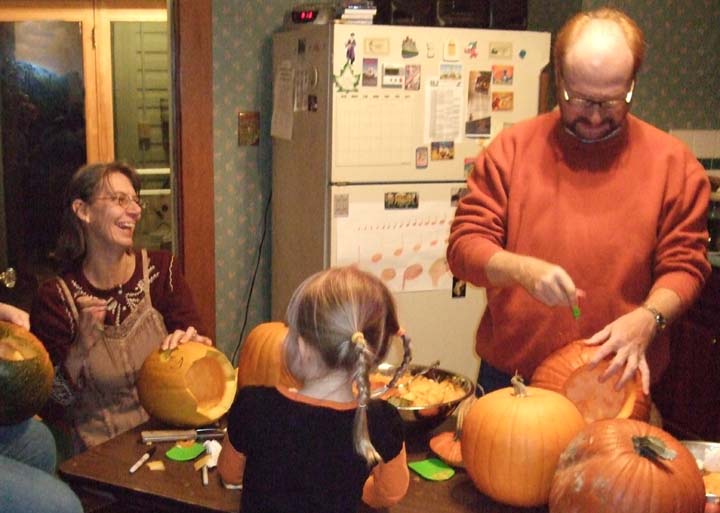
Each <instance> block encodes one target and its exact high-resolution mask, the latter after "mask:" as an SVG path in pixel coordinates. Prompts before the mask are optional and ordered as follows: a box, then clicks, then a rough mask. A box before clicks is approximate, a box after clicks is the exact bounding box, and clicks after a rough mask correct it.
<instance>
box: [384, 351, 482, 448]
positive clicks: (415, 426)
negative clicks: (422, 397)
mask: <svg viewBox="0 0 720 513" xmlns="http://www.w3.org/2000/svg"><path fill="white" fill-rule="evenodd" d="M378 371H380V372H381V373H382V374H385V375H392V374H393V373H394V372H395V367H393V366H390V365H380V367H379V368H378ZM423 371H424V372H425V377H427V378H430V379H434V380H435V381H438V382H440V381H443V380H444V379H448V378H449V379H452V380H453V381H454V382H455V383H456V384H458V385H460V386H461V387H462V388H463V390H464V391H465V394H463V396H462V397H460V398H458V399H455V400H453V401H447V402H444V403H440V404H433V405H428V406H401V405H398V404H393V406H395V407H396V408H397V410H398V411H399V412H400V417H401V418H402V419H403V423H404V424H405V431H406V432H407V433H408V434H416V433H427V432H428V431H432V430H433V429H435V428H436V427H438V426H439V425H440V424H442V423H443V421H444V420H445V419H446V418H448V417H449V416H450V415H452V413H453V412H454V411H455V408H457V406H458V404H460V403H461V402H462V401H463V400H465V399H467V398H468V397H470V396H471V395H472V394H473V393H474V392H475V383H474V382H473V381H471V380H469V379H468V378H466V377H465V376H463V375H461V374H457V373H455V372H451V371H448V370H445V369H439V368H437V367H433V368H430V369H429V370H428V366H427V365H415V364H411V365H410V366H409V367H408V372H409V373H410V374H411V375H415V374H417V373H419V372H423ZM380 397H382V398H387V395H386V394H385V395H381V396H380ZM391 404H392V401H391Z"/></svg>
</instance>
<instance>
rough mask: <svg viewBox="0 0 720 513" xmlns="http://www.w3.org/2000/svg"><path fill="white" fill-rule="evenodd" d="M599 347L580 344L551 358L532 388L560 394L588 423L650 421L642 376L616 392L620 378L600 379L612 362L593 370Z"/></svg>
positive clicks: (602, 362)
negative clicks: (591, 362)
mask: <svg viewBox="0 0 720 513" xmlns="http://www.w3.org/2000/svg"><path fill="white" fill-rule="evenodd" d="M596 350H597V346H589V345H587V344H585V343H584V341H583V340H576V341H574V342H571V343H569V344H567V345H565V346H563V347H561V348H560V349H558V350H556V351H555V352H553V353H552V354H551V355H550V356H548V357H547V358H546V359H545V360H544V361H543V362H542V363H541V364H540V365H539V366H538V367H537V369H535V373H534V374H533V376H532V381H531V383H532V385H533V386H535V387H540V388H546V389H548V390H553V391H554V392H559V393H561V394H563V395H564V396H565V397H567V398H568V399H570V400H571V401H572V402H573V403H574V404H575V406H577V408H578V409H579V410H580V413H582V414H583V417H585V420H586V421H587V422H593V421H595V420H599V419H608V418H621V419H624V418H633V419H638V420H643V421H648V420H649V418H650V407H651V402H650V397H649V396H647V395H645V393H644V392H643V389H642V382H641V379H640V372H636V374H635V378H634V379H633V380H631V381H628V382H627V383H626V385H625V386H624V387H623V388H622V390H615V383H616V382H617V380H618V379H619V374H618V375H617V377H614V378H610V379H608V380H606V381H605V382H603V383H600V382H599V381H598V378H599V377H600V376H601V375H602V373H603V372H605V370H606V369H607V368H608V366H609V365H610V358H609V357H608V358H607V359H605V360H603V361H601V362H600V363H598V364H597V365H596V366H595V368H591V367H590V359H591V358H592V356H593V354H594V353H595V351H596Z"/></svg>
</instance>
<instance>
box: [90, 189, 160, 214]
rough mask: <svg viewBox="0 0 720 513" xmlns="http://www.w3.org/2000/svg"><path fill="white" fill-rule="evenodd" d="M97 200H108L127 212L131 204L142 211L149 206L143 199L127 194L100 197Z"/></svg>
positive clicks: (120, 193)
mask: <svg viewBox="0 0 720 513" xmlns="http://www.w3.org/2000/svg"><path fill="white" fill-rule="evenodd" d="M97 199H106V200H110V201H113V202H115V203H116V204H117V205H119V206H120V207H122V208H124V209H125V210H127V209H128V207H129V206H130V203H135V204H136V205H137V206H138V207H140V208H141V209H145V208H147V206H148V204H147V201H145V200H144V199H141V198H140V197H138V196H130V195H129V194H125V193H124V192H118V193H115V194H108V195H107V196H98V198H97Z"/></svg>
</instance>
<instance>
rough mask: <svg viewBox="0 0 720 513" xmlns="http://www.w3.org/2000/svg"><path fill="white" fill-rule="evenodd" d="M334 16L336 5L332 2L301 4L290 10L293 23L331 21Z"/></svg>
mask: <svg viewBox="0 0 720 513" xmlns="http://www.w3.org/2000/svg"><path fill="white" fill-rule="evenodd" d="M334 18H335V6H334V4H330V3H328V4H323V3H317V4H316V3H308V4H299V5H296V6H295V7H293V8H292V11H291V12H290V21H291V22H292V24H293V25H296V24H297V25H302V24H304V23H316V24H324V23H331V22H332V20H333V19H334Z"/></svg>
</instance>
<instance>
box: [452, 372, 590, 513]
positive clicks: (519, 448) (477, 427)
mask: <svg viewBox="0 0 720 513" xmlns="http://www.w3.org/2000/svg"><path fill="white" fill-rule="evenodd" d="M512 381H513V386H512V387H508V388H502V389H500V390H496V391H495V392H491V393H489V394H487V395H485V396H483V397H481V398H479V399H478V400H477V401H475V403H474V404H473V405H472V406H471V407H470V411H469V412H468V414H467V416H466V417H465V421H464V423H463V430H462V436H461V439H460V442H461V444H460V445H461V450H462V458H463V461H464V462H465V468H466V469H467V472H468V474H469V475H470V478H471V479H472V480H473V482H474V483H475V486H477V488H478V489H479V490H480V491H481V492H483V493H484V494H486V495H488V496H490V497H491V498H493V499H494V500H496V501H498V502H502V503H504V504H510V505H513V506H524V507H527V506H538V505H541V504H545V503H547V499H548V494H549V493H550V484H551V482H552V476H553V473H554V472H555V466H556V465H557V461H558V458H559V457H560V453H562V451H563V449H565V446H566V445H567V444H568V443H569V442H570V440H572V439H573V437H574V436H575V435H576V434H577V433H578V432H579V431H580V430H581V429H582V428H583V427H584V426H585V421H584V420H583V417H582V415H580V412H579V411H578V409H577V408H576V407H575V405H574V404H573V403H571V402H570V401H569V400H568V399H567V398H565V397H564V396H563V395H561V394H558V393H557V392H553V391H551V390H545V389H543V388H536V387H526V386H524V385H523V384H522V382H521V381H520V380H519V379H518V378H517V377H515V378H513V380H512Z"/></svg>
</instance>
